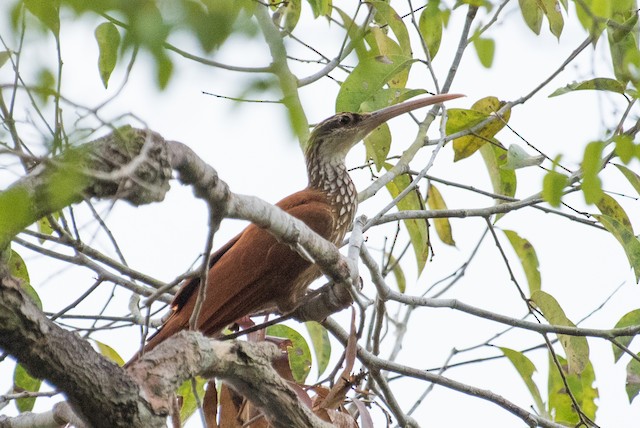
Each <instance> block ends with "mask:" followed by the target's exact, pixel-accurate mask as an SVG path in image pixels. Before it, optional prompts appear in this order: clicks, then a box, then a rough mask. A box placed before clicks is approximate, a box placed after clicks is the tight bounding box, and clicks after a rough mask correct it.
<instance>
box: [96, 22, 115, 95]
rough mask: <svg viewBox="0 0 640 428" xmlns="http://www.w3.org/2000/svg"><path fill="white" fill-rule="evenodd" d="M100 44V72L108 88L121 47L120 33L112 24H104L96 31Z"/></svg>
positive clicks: (103, 82)
mask: <svg viewBox="0 0 640 428" xmlns="http://www.w3.org/2000/svg"><path fill="white" fill-rule="evenodd" d="M95 36H96V41H97V42H98V50H99V52H100V54H99V56H98V71H99V72H100V79H102V84H103V85H104V87H105V88H106V87H107V86H108V85H109V77H110V76H111V72H112V71H113V69H114V68H115V67H116V62H117V60H118V48H119V47H120V33H119V32H118V29H117V28H116V26H115V25H113V24H112V23H111V22H103V23H102V24H100V25H98V27H97V28H96V31H95Z"/></svg>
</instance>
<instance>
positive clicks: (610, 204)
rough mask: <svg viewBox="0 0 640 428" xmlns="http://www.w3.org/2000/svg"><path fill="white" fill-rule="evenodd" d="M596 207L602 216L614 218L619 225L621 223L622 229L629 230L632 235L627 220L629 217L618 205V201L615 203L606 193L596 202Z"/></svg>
mask: <svg viewBox="0 0 640 428" xmlns="http://www.w3.org/2000/svg"><path fill="white" fill-rule="evenodd" d="M596 206H597V207H598V209H599V210H600V212H601V213H602V214H604V215H608V216H609V217H613V218H615V219H616V220H618V221H619V222H620V223H622V225H623V226H624V227H626V228H627V229H629V230H630V231H631V233H633V226H632V225H631V220H629V216H628V215H627V213H626V212H625V210H624V209H623V208H622V206H621V205H620V204H619V203H618V201H616V200H615V199H613V198H612V197H611V196H609V195H607V194H606V193H603V194H602V198H600V200H599V201H598V202H596Z"/></svg>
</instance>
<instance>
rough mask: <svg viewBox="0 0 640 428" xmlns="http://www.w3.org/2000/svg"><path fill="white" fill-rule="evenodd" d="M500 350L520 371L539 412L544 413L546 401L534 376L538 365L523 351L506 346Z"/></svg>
mask: <svg viewBox="0 0 640 428" xmlns="http://www.w3.org/2000/svg"><path fill="white" fill-rule="evenodd" d="M500 350H501V351H502V353H503V354H504V356H505V357H507V358H508V359H509V361H511V364H513V366H514V367H515V368H516V370H517V371H518V374H519V375H520V377H521V378H522V380H523V381H524V383H525V385H527V389H528V390H529V393H530V394H531V396H532V397H533V401H534V402H535V403H536V408H537V409H538V413H540V414H542V415H544V414H545V408H544V402H543V401H542V396H541V395H540V390H539V389H538V386H537V385H536V384H535V382H534V381H533V378H532V376H533V374H534V373H535V372H536V371H537V370H536V366H535V365H534V364H533V363H532V362H531V360H530V359H529V358H527V356H526V355H524V354H523V353H522V352H518V351H514V350H513V349H509V348H504V347H500Z"/></svg>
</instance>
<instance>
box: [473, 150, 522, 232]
mask: <svg viewBox="0 0 640 428" xmlns="http://www.w3.org/2000/svg"><path fill="white" fill-rule="evenodd" d="M479 151H480V154H481V155H482V159H483V160H484V163H485V165H486V167H487V171H488V172H489V178H490V179H491V185H492V187H493V192H494V193H496V194H498V195H504V196H509V197H513V196H514V195H515V194H516V188H517V186H518V181H517V178H516V173H515V171H514V170H510V169H508V168H505V166H506V164H507V158H508V156H507V151H506V150H505V149H504V148H503V147H502V145H501V144H500V143H499V142H498V141H497V140H495V139H492V144H485V145H483V146H482V147H480V150H479ZM501 203H504V200H502V199H496V204H501ZM503 215H504V214H498V215H497V216H496V221H497V220H499V219H500V218H501V217H502V216H503Z"/></svg>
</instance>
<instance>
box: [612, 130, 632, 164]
mask: <svg viewBox="0 0 640 428" xmlns="http://www.w3.org/2000/svg"><path fill="white" fill-rule="evenodd" d="M613 141H614V142H615V143H616V155H618V157H619V158H620V160H621V161H622V162H624V163H629V162H631V159H633V155H634V154H635V151H636V146H635V145H634V144H633V139H632V138H631V136H629V135H627V134H620V135H616V136H615V137H613Z"/></svg>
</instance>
